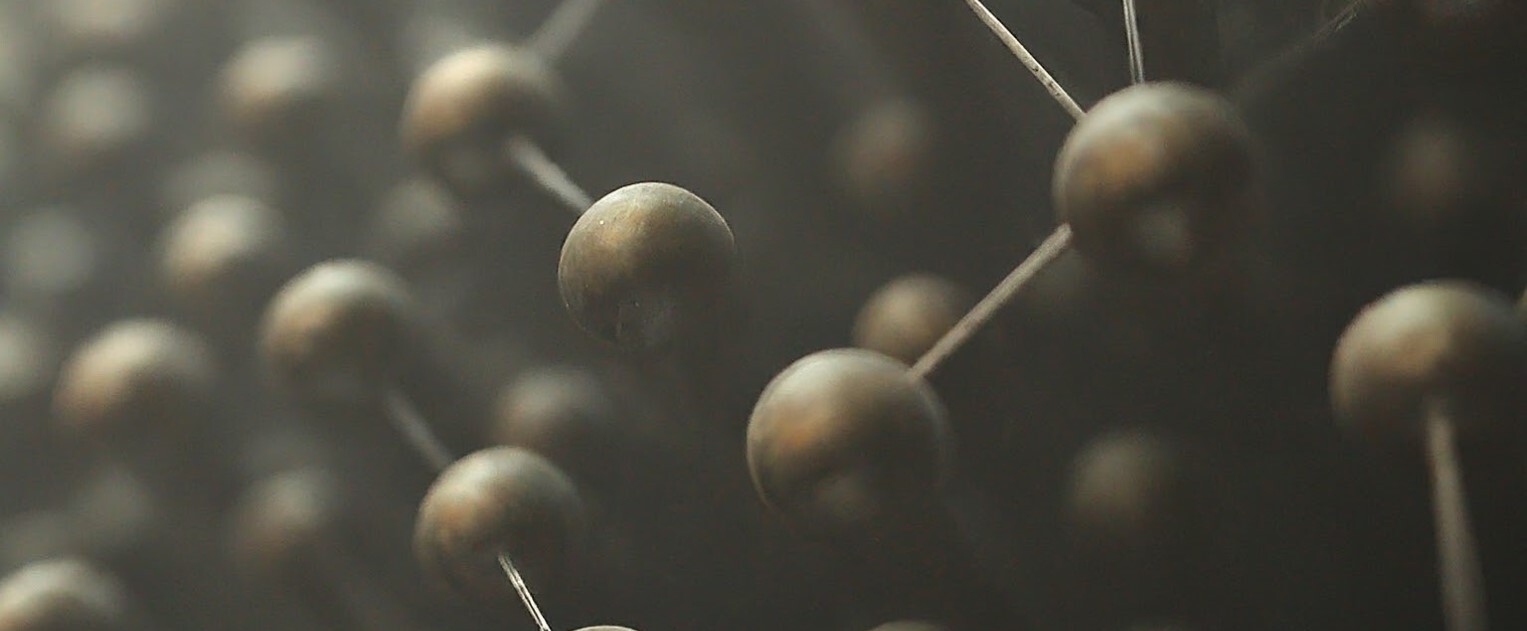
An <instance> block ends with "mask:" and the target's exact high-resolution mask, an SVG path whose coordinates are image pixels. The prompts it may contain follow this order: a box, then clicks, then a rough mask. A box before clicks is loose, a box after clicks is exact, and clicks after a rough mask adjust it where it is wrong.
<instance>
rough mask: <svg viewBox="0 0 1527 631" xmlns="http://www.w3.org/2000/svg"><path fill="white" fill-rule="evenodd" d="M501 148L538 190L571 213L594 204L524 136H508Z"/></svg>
mask: <svg viewBox="0 0 1527 631" xmlns="http://www.w3.org/2000/svg"><path fill="white" fill-rule="evenodd" d="M504 151H505V153H507V154H508V157H509V161H510V162H512V163H513V164H514V166H515V167H516V168H518V169H519V170H520V171H522V172H524V173H525V174H526V175H528V176H530V179H531V180H532V181H534V182H535V183H536V185H537V186H539V187H541V190H543V191H545V192H546V193H547V194H549V195H551V196H552V197H553V198H555V199H556V200H557V201H558V202H561V204H562V205H563V206H565V207H567V209H568V210H571V211H572V212H573V214H575V215H581V214H583V211H585V210H588V208H589V206H592V205H594V198H593V197H590V196H589V194H588V192H587V191H584V190H583V187H581V186H578V183H577V182H574V181H573V178H572V177H570V176H568V174H567V171H565V170H563V169H562V167H561V166H560V165H558V164H557V163H556V162H555V161H553V160H552V159H551V158H550V157H549V156H547V155H546V152H545V151H542V150H541V147H540V146H539V145H537V144H536V143H534V142H532V141H531V140H530V139H528V138H525V137H523V136H515V137H514V138H510V139H509V142H508V143H506V144H505V145H504Z"/></svg>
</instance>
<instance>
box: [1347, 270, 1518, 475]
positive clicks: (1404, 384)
mask: <svg viewBox="0 0 1527 631" xmlns="http://www.w3.org/2000/svg"><path fill="white" fill-rule="evenodd" d="M1330 378H1331V381H1330V387H1331V400H1332V405H1333V407H1334V409H1335V412H1336V416H1337V418H1338V419H1339V420H1341V421H1343V422H1344V423H1346V424H1347V425H1348V426H1349V427H1350V428H1351V429H1353V430H1354V431H1355V432H1356V433H1357V434H1359V435H1361V436H1362V437H1364V438H1366V439H1368V440H1370V441H1373V442H1374V443H1376V444H1380V445H1395V444H1397V443H1398V444H1406V443H1412V444H1413V443H1416V442H1419V440H1420V437H1421V435H1422V431H1421V430H1422V427H1423V425H1424V423H1425V421H1426V418H1427V414H1428V412H1429V410H1428V408H1429V407H1430V406H1432V405H1438V406H1442V411H1444V412H1445V413H1446V414H1448V415H1449V416H1450V417H1451V418H1452V420H1453V422H1455V423H1457V424H1458V429H1459V430H1460V432H1461V433H1462V434H1464V435H1465V436H1468V435H1470V434H1473V435H1479V434H1490V433H1492V431H1496V430H1504V429H1507V428H1512V427H1515V426H1517V425H1519V424H1520V423H1521V421H1522V418H1523V414H1524V412H1527V394H1524V391H1527V389H1524V387H1523V384H1527V321H1524V320H1523V319H1522V317H1521V315H1519V314H1518V313H1516V311H1515V310H1514V309H1513V305H1512V304H1511V302H1510V300H1509V299H1507V298H1506V297H1505V296H1503V295H1500V294H1499V293H1497V292H1495V291H1494V290H1491V289H1488V288H1485V287H1483V286H1481V285H1476V284H1474V283H1471V282H1468V281H1458V280H1445V281H1431V282H1425V283H1420V284H1415V285H1410V286H1407V287H1403V288H1400V289H1397V290H1395V291H1393V292H1390V293H1389V294H1387V295H1385V296H1384V297H1382V298H1380V299H1379V300H1377V301H1375V302H1374V303H1372V304H1370V305H1368V306H1367V307H1366V308H1364V309H1363V311H1362V312H1361V313H1359V314H1358V316H1357V318H1356V319H1354V320H1353V321H1352V323H1351V324H1350V325H1348V327H1347V330H1346V331H1345V332H1344V333H1342V336H1341V339H1340V341H1339V342H1338V343H1337V347H1336V352H1335V354H1334V356H1333V357H1332V360H1331V373H1330Z"/></svg>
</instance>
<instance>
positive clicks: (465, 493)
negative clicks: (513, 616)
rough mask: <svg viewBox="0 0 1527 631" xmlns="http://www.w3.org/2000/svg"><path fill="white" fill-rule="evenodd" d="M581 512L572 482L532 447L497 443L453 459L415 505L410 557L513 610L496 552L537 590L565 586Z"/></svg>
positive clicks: (469, 593)
mask: <svg viewBox="0 0 1527 631" xmlns="http://www.w3.org/2000/svg"><path fill="white" fill-rule="evenodd" d="M585 513H586V509H585V507H584V504H583V501H582V499H581V498H580V497H579V494H578V489H577V488H576V487H574V485H573V482H572V481H571V480H570V479H569V478H568V477H567V475H566V474H564V473H562V471H561V470H560V469H558V468H557V467H556V466H555V465H553V464H552V463H551V462H550V461H547V460H546V459H545V458H542V457H541V456H538V455H536V454H534V453H532V452H530V451H526V450H524V449H518V448H514V447H495V448H490V449H485V450H482V451H478V452H476V453H473V454H471V455H468V456H466V457H464V458H462V459H461V460H458V461H456V463H455V464H452V465H451V466H450V467H449V468H447V469H446V470H445V472H444V473H441V474H440V477H439V478H437V479H436V480H435V483H434V485H433V486H431V487H430V490H429V493H428V494H427V495H425V497H424V501H423V503H422V504H421V505H420V507H419V518H418V521H417V522H416V523H415V529H414V555H415V556H416V557H417V558H418V560H419V563H420V565H422V566H423V567H424V569H425V571H426V572H427V573H428V574H429V575H430V576H431V577H433V578H434V579H436V580H438V581H440V582H441V583H442V584H444V585H445V586H447V587H449V588H450V589H451V590H452V591H453V592H455V593H456V594H458V595H460V596H463V597H465V598H467V599H468V600H471V601H474V602H477V603H480V604H483V605H485V606H488V607H491V608H495V609H502V610H505V611H507V610H508V608H518V602H519V601H518V597H517V596H516V595H515V591H514V588H513V586H511V585H510V584H509V581H508V580H507V579H506V578H505V576H504V571H503V569H502V568H501V567H500V566H499V560H498V556H499V554H501V553H502V554H507V555H508V556H509V558H511V559H513V561H514V564H515V567H516V569H518V570H519V571H520V572H521V573H522V574H523V575H524V577H525V580H526V581H527V582H529V583H530V584H531V585H533V586H535V588H536V589H542V590H549V591H554V590H556V589H558V587H559V585H560V586H568V585H569V583H568V581H569V580H571V579H572V578H573V576H574V575H575V574H576V571H577V567H578V564H579V563H580V556H581V554H582V546H583V539H584V537H585V533H586V529H587V522H586V519H587V518H586V516H585Z"/></svg>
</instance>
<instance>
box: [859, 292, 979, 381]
mask: <svg viewBox="0 0 1527 631" xmlns="http://www.w3.org/2000/svg"><path fill="white" fill-rule="evenodd" d="M975 304H976V301H975V298H973V297H972V296H971V295H970V294H969V292H966V291H965V289H964V288H962V287H960V286H959V285H956V284H954V283H953V282H950V281H949V280H946V279H944V278H941V277H938V276H934V275H932V274H911V275H907V276H902V277H900V278H897V279H895V280H892V281H891V282H889V283H886V284H885V286H883V287H881V288H880V289H879V290H877V291H876V292H875V293H874V295H872V296H870V299H869V300H868V301H867V302H865V304H864V307H863V308H862V309H860V310H859V317H858V319H856V320H855V321H854V332H853V339H854V346H857V347H859V348H863V349H867V350H872V351H875V352H877V353H881V354H884V355H886V356H888V357H891V358H892V359H895V360H897V361H900V362H902V363H905V364H914V363H917V360H918V358H920V357H922V356H923V354H924V353H926V352H928V349H931V348H933V345H934V344H935V343H937V342H938V340H939V338H942V337H943V336H944V334H945V333H948V332H949V330H950V329H952V328H954V325H955V323H957V322H959V321H960V318H963V317H964V316H965V313H966V312H968V311H970V308H971V307H973V306H975Z"/></svg>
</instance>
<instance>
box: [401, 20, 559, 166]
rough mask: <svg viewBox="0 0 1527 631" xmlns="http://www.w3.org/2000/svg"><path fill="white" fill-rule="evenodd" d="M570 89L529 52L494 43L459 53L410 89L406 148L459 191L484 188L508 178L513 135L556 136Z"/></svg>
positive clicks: (544, 139)
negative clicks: (508, 147)
mask: <svg viewBox="0 0 1527 631" xmlns="http://www.w3.org/2000/svg"><path fill="white" fill-rule="evenodd" d="M564 93H565V88H564V87H563V86H562V83H561V81H560V80H559V79H558V78H557V76H556V75H555V74H554V73H553V71H552V70H551V68H549V67H548V66H547V65H546V64H545V63H544V62H543V61H541V59H540V58H539V57H537V56H535V55H534V54H532V53H529V52H527V51H521V50H517V49H514V48H510V47H507V46H500V45H491V44H489V45H482V46H477V47H473V48H467V49H464V50H460V51H457V52H455V53H452V54H450V55H447V56H446V57H444V58H442V59H440V60H439V61H437V62H435V63H434V65H432V66H430V67H429V68H428V69H427V70H425V71H424V73H423V74H422V75H420V76H419V77H418V78H417V79H416V80H415V81H414V84H413V86H412V88H411V89H410V90H409V93H408V98H407V101H406V102H405V104H404V108H403V121H402V125H401V130H400V132H401V134H402V137H403V146H404V149H405V150H406V151H407V152H408V153H409V154H411V155H412V156H414V158H415V159H416V160H418V161H419V162H420V163H421V164H423V165H424V166H425V168H426V169H427V170H428V171H429V172H430V173H432V174H433V175H434V176H436V177H438V178H440V179H441V180H442V181H444V182H445V183H447V184H448V185H449V186H450V188H452V189H453V190H455V191H456V192H457V193H465V194H468V195H471V194H475V193H480V192H482V191H483V190H484V189H490V188H492V186H493V184H494V182H495V181H497V180H499V179H501V178H502V177H504V176H505V175H506V172H507V161H506V159H505V157H504V152H505V150H506V146H505V145H506V143H507V141H508V140H509V139H511V138H513V137H516V136H524V137H527V138H529V139H531V140H533V141H537V142H541V143H545V142H548V141H549V140H551V139H552V137H553V136H554V135H555V131H556V128H557V127H558V123H559V122H560V121H559V119H560V117H561V116H562V110H563V103H564V101H565V96H564Z"/></svg>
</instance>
